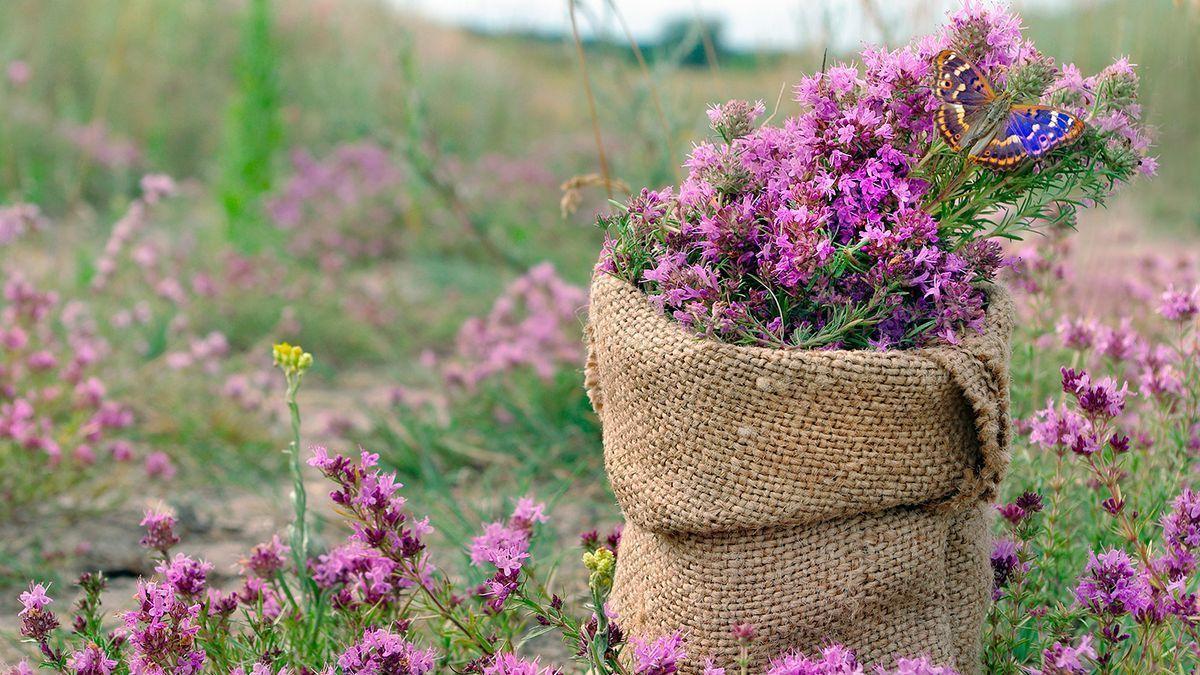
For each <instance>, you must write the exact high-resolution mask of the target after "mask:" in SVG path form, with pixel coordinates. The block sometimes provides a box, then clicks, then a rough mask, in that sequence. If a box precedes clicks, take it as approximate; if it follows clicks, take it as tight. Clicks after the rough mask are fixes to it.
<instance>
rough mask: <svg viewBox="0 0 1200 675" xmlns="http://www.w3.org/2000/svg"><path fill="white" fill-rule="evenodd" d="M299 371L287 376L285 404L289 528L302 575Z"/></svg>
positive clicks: (304, 530)
mask: <svg viewBox="0 0 1200 675" xmlns="http://www.w3.org/2000/svg"><path fill="white" fill-rule="evenodd" d="M302 377H303V375H302V374H301V373H298V372H297V373H295V374H289V375H288V376H287V383H288V388H287V406H288V413H289V415H290V416H291V423H292V441H291V444H290V445H289V446H288V453H289V454H290V455H291V458H290V460H291V461H290V462H289V465H290V468H291V473H292V511H293V515H294V519H293V520H292V528H291V545H292V558H293V560H294V561H295V563H296V572H297V573H299V574H301V575H303V573H304V566H305V563H306V562H307V561H308V524H307V517H308V513H307V512H308V493H307V491H306V490H305V488H304V473H303V470H302V468H301V465H300V405H299V404H298V403H297V402H296V393H297V392H298V391H299V390H300V380H301V378H302Z"/></svg>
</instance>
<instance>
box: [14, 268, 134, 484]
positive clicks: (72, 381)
mask: <svg viewBox="0 0 1200 675" xmlns="http://www.w3.org/2000/svg"><path fill="white" fill-rule="evenodd" d="M108 355H109V345H108V343H107V342H106V341H105V340H104V339H103V338H101V337H100V336H99V335H97V333H96V330H95V326H94V325H93V321H92V320H91V318H90V316H89V315H88V313H87V309H86V307H85V306H84V305H82V304H80V303H74V302H73V303H67V304H65V305H61V304H60V302H59V297H58V295H57V294H56V293H53V292H48V291H41V290H39V289H38V288H36V287H35V286H34V285H33V284H32V283H30V282H29V281H27V280H26V279H25V278H24V277H22V276H21V275H20V274H18V273H11V274H9V276H8V277H7V278H6V279H5V281H4V289H3V297H2V298H0V448H7V449H6V450H4V452H8V453H11V455H10V456H12V457H13V458H15V459H18V460H20V461H21V462H22V463H23V464H24V466H25V467H26V468H25V469H24V470H25V471H29V472H33V474H41V473H44V472H46V471H49V470H51V469H53V468H55V467H62V471H64V472H70V471H73V470H77V469H80V468H83V467H87V466H91V465H93V464H95V463H97V462H98V461H100V460H101V459H102V457H104V456H108V457H111V458H112V459H114V460H116V461H128V460H130V459H132V458H133V450H132V447H131V446H130V445H129V443H128V442H126V441H124V440H122V439H121V438H120V437H119V433H120V432H121V431H122V430H124V429H126V428H127V427H129V426H130V425H131V424H132V423H133V413H132V411H131V410H130V409H129V407H127V406H126V405H124V404H122V403H120V402H118V401H117V400H115V399H114V398H113V397H112V396H111V395H110V393H109V390H108V387H107V386H106V385H105V384H104V382H103V381H102V380H101V379H100V378H99V376H98V374H97V371H98V369H99V367H100V366H101V364H102V363H103V362H104V361H105V360H106V359H107V358H108ZM28 478H29V474H27V475H25V476H23V477H22V478H21V480H22V481H27V480H28ZM17 492H18V494H19V493H20V490H18V491H17Z"/></svg>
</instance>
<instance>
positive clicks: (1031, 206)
mask: <svg viewBox="0 0 1200 675" xmlns="http://www.w3.org/2000/svg"><path fill="white" fill-rule="evenodd" d="M949 48H953V49H954V50H956V52H957V53H959V54H962V55H964V56H965V57H967V58H969V59H971V60H972V61H973V62H974V63H975V64H977V65H978V67H979V68H980V70H981V72H982V73H983V74H984V75H985V76H986V77H988V78H989V79H990V80H991V82H992V83H993V84H994V85H995V86H996V87H998V88H1000V95H1001V97H1002V99H1003V100H1011V101H1014V102H1022V103H1037V102H1045V103H1049V104H1053V105H1056V106H1059V107H1061V108H1062V109H1063V110H1064V111H1066V112H1070V113H1071V114H1073V115H1075V116H1077V117H1078V118H1079V119H1080V120H1082V121H1083V122H1084V123H1085V125H1086V127H1085V129H1086V130H1085V132H1084V133H1083V136H1082V138H1081V139H1080V140H1079V141H1078V142H1076V143H1073V144H1071V145H1068V146H1064V147H1061V148H1059V149H1057V150H1054V151H1052V152H1051V153H1050V154H1048V155H1047V156H1045V157H1043V158H1041V159H1039V160H1037V161H1034V160H1032V159H1029V160H1027V161H1025V162H1023V163H1021V164H1020V165H1018V167H1017V168H1016V169H1015V170H1013V171H1007V172H1001V171H996V170H993V169H990V168H985V167H983V166H981V165H980V164H979V163H978V162H976V161H975V160H973V159H971V158H969V157H967V156H966V155H965V154H964V153H961V152H957V151H955V150H953V149H951V148H950V147H949V146H948V145H947V144H946V143H945V142H944V141H942V140H941V138H940V137H939V135H938V133H937V132H936V130H935V129H934V124H933V117H934V111H935V110H936V109H937V106H938V101H937V99H936V98H935V95H934V90H933V87H931V85H932V84H933V82H932V80H933V78H934V73H933V64H932V62H933V60H934V57H935V55H937V54H938V53H939V52H941V51H942V50H944V49H949ZM861 61H862V66H861V68H860V67H858V66H851V65H835V66H833V67H831V68H829V69H828V70H826V71H824V72H821V73H819V74H816V75H812V76H810V77H806V78H804V79H803V80H802V81H801V82H800V83H799V84H798V85H797V86H796V89H795V98H796V100H797V101H798V102H799V103H800V104H801V106H802V112H801V113H800V114H799V115H797V116H795V117H791V118H789V119H787V120H785V121H784V122H783V123H782V124H781V125H780V126H769V125H766V126H760V127H757V128H756V120H757V118H758V117H759V116H760V115H761V114H762V113H763V112H764V106H763V105H762V104H761V103H757V104H749V103H746V102H744V101H730V102H728V103H725V104H723V105H720V106H715V107H713V108H711V109H710V110H709V118H710V121H711V122H712V127H713V129H714V131H716V133H717V134H718V135H719V136H720V140H719V141H717V142H714V143H710V142H704V143H700V144H699V145H697V146H696V147H695V148H694V149H693V150H692V153H691V155H690V156H689V157H688V160H687V162H686V163H685V166H686V167H687V168H688V176H687V178H686V179H685V180H684V181H683V183H681V184H680V185H679V187H678V189H676V188H671V187H668V188H665V189H662V190H657V191H654V190H642V191H641V192H640V194H637V195H635V196H634V197H633V198H631V199H630V200H629V201H628V203H626V204H625V205H624V206H623V207H621V208H619V209H618V210H617V212H616V213H615V214H614V215H612V216H609V217H604V218H601V219H600V225H601V226H602V227H604V228H605V229H606V230H607V232H608V238H607V241H606V243H605V247H604V251H603V253H602V255H601V259H600V262H599V263H598V266H597V268H598V270H600V271H602V272H607V273H610V274H614V275H616V276H618V277H620V278H622V279H625V280H626V281H629V282H630V283H633V284H636V285H637V286H639V287H640V288H641V289H642V290H644V291H645V292H646V294H647V296H648V297H649V299H650V301H651V302H652V303H654V304H655V305H656V306H657V307H659V308H660V309H662V310H663V311H664V312H667V313H668V314H670V315H671V316H672V317H673V318H674V319H675V320H677V321H679V322H680V323H681V324H683V325H684V326H686V327H688V328H689V329H691V330H693V331H695V332H698V333H701V334H704V335H707V336H710V337H714V338H717V339H722V340H727V341H730V342H734V343H738V344H760V345H768V346H777V347H792V348H849V349H860V348H871V349H894V348H906V347H914V346H922V345H927V344H930V343H933V342H939V341H942V342H950V343H954V342H957V341H958V339H959V338H960V337H961V335H963V334H964V332H968V331H973V330H979V328H980V327H981V326H982V322H983V318H984V314H985V310H986V293H985V291H984V290H983V289H982V288H981V287H980V285H979V282H984V281H990V280H991V279H993V277H994V276H995V274H996V271H997V269H998V268H999V267H1000V266H1001V264H1002V261H1003V258H1002V255H1001V248H1000V246H999V244H998V243H997V240H999V239H1016V238H1020V237H1021V236H1022V235H1023V234H1025V233H1027V232H1030V231H1037V230H1040V229H1042V228H1045V227H1048V226H1053V225H1055V224H1058V223H1067V224H1072V223H1073V222H1074V221H1073V218H1074V214H1075V212H1076V211H1077V209H1078V208H1080V207H1082V206H1089V205H1092V204H1099V203H1102V202H1103V201H1104V199H1105V198H1106V197H1107V196H1108V195H1109V194H1110V193H1111V192H1112V191H1113V190H1114V189H1115V188H1116V186H1117V185H1118V184H1120V183H1123V182H1126V181H1128V180H1129V179H1131V178H1132V177H1133V176H1134V175H1135V174H1136V173H1137V172H1138V171H1141V172H1143V173H1153V171H1154V168H1155V164H1154V160H1153V158H1149V157H1146V152H1147V150H1148V148H1149V141H1148V138H1147V136H1146V132H1145V131H1144V129H1142V128H1141V127H1140V122H1139V115H1140V108H1139V106H1138V103H1137V76H1136V74H1135V73H1134V71H1133V68H1132V66H1131V65H1130V64H1129V62H1128V61H1127V60H1126V59H1121V60H1118V61H1117V62H1116V63H1114V64H1113V65H1112V66H1110V67H1109V68H1106V69H1105V70H1104V71H1103V72H1101V73H1100V74H1099V75H1097V76H1095V77H1092V78H1087V79H1083V78H1081V77H1080V75H1079V72H1078V69H1076V68H1075V67H1074V66H1072V65H1066V66H1063V67H1062V68H1061V69H1059V68H1056V67H1055V66H1054V64H1053V62H1052V61H1051V60H1050V59H1049V58H1047V57H1045V56H1043V55H1042V54H1040V53H1039V52H1037V50H1036V49H1035V48H1034V47H1033V46H1032V44H1030V43H1029V42H1027V41H1024V40H1023V39H1022V37H1021V31H1020V23H1019V19H1018V18H1017V17H1016V16H1015V15H1012V14H1009V13H1007V12H1005V11H1003V10H1002V9H998V8H995V7H991V6H988V5H982V4H980V5H975V4H969V5H968V6H966V7H965V8H964V9H962V10H960V11H959V12H957V13H956V14H954V15H952V16H951V17H950V20H949V22H948V24H947V25H946V27H945V28H944V29H943V30H941V31H939V32H938V33H936V34H934V35H931V36H928V37H925V38H922V39H920V40H918V41H915V42H914V43H912V44H909V45H907V46H905V47H902V48H900V49H898V50H895V51H888V50H885V49H879V48H873V47H871V48H867V49H865V50H864V51H863V52H862V54H861Z"/></svg>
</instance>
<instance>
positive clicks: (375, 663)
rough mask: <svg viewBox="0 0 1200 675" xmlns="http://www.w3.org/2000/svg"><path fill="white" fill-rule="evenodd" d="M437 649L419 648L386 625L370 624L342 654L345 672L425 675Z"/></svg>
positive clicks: (367, 674)
mask: <svg viewBox="0 0 1200 675" xmlns="http://www.w3.org/2000/svg"><path fill="white" fill-rule="evenodd" d="M436 658H437V653H436V652H434V650H432V649H424V650H423V649H418V648H417V646H416V645H414V644H412V643H411V642H409V641H408V640H405V639H404V638H403V637H402V636H400V635H397V634H395V633H391V632H388V631H386V630H383V629H371V628H368V629H367V630H366V631H365V632H364V633H363V636H362V639H361V640H360V641H359V642H357V643H355V644H353V645H351V646H350V647H349V648H348V649H346V651H344V652H342V654H341V655H340V656H339V657H338V660H337V664H338V666H340V667H341V669H342V672H343V673H345V675H375V674H376V673H389V674H390V675H423V673H428V672H432V671H433V666H434V660H435V659H436Z"/></svg>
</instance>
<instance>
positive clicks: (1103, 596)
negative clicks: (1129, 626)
mask: <svg viewBox="0 0 1200 675" xmlns="http://www.w3.org/2000/svg"><path fill="white" fill-rule="evenodd" d="M1075 600H1076V602H1078V603H1079V604H1080V605H1082V606H1083V607H1086V608H1087V609H1088V610H1090V611H1091V612H1093V613H1094V614H1097V615H1103V616H1110V617H1118V616H1122V615H1124V614H1128V613H1133V612H1137V611H1140V610H1143V609H1145V608H1146V607H1147V606H1148V604H1149V602H1150V587H1149V584H1148V583H1147V581H1146V579H1145V578H1144V577H1143V576H1142V575H1141V574H1139V573H1138V570H1137V567H1136V565H1135V564H1134V562H1133V559H1131V558H1130V557H1129V554H1128V553H1126V552H1125V551H1123V550H1121V549H1111V550H1109V551H1107V552H1104V553H1101V554H1100V555H1096V554H1095V552H1089V553H1088V563H1087V566H1086V567H1085V568H1084V571H1083V574H1082V575H1080V577H1079V583H1078V585H1077V586H1076V587H1075Z"/></svg>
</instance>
